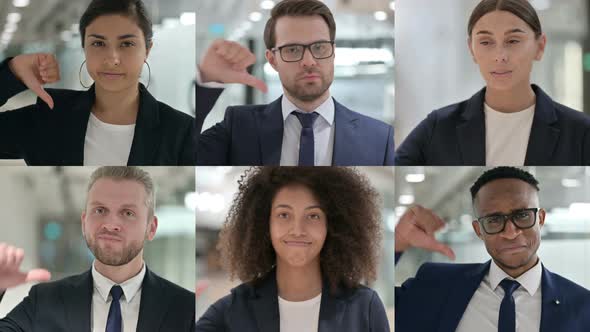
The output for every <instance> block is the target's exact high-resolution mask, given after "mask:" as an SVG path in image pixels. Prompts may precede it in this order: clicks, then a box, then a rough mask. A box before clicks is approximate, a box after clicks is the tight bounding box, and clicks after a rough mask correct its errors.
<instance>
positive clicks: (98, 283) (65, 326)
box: [0, 166, 196, 332]
mask: <svg viewBox="0 0 590 332" xmlns="http://www.w3.org/2000/svg"><path fill="white" fill-rule="evenodd" d="M194 184H195V170H194V167H184V168H180V167H171V168H165V167H146V168H142V169H140V168H133V167H101V168H92V167H36V168H24V167H8V166H7V167H3V168H2V171H1V172H0V210H1V211H2V214H3V216H4V217H3V218H2V221H0V229H1V232H0V331H2V332H12V331H25V332H32V331H52V332H53V331H56V332H57V331H107V332H114V331H117V332H131V331H154V332H155V331H170V332H171V331H186V332H190V331H194V317H195V297H194V289H195V284H194V282H195V273H196V272H195V263H194V262H195V260H194V259H195V258H194V248H195V237H194V207H193V204H191V203H190V202H191V200H190V199H189V198H190V197H191V196H193V194H194V190H195V187H194Z"/></svg>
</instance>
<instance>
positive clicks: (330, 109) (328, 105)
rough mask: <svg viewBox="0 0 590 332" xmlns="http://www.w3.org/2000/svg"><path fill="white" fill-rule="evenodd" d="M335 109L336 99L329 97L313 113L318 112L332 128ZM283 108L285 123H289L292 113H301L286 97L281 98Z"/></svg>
mask: <svg viewBox="0 0 590 332" xmlns="http://www.w3.org/2000/svg"><path fill="white" fill-rule="evenodd" d="M334 107H335V106H334V99H332V97H331V96H329V97H328V98H327V99H326V101H324V102H323V103H322V104H321V105H320V106H318V107H317V108H316V109H315V110H313V111H314V112H317V113H318V114H319V115H320V116H321V117H322V118H323V119H324V120H326V122H327V123H328V124H329V125H330V126H331V125H332V123H334ZM281 108H282V111H283V121H287V117H288V116H289V115H291V112H293V111H298V112H300V110H299V109H298V108H297V106H295V104H293V103H292V102H291V101H290V100H289V98H287V96H285V95H283V98H281Z"/></svg>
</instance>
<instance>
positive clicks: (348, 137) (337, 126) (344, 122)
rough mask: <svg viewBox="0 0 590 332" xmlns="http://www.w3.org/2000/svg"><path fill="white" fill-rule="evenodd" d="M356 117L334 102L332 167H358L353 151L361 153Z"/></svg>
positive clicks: (358, 161)
mask: <svg viewBox="0 0 590 332" xmlns="http://www.w3.org/2000/svg"><path fill="white" fill-rule="evenodd" d="M357 121H358V117H357V116H356V115H355V114H354V113H353V112H351V111H350V110H348V109H347V108H346V107H344V106H343V105H341V104H340V103H338V102H337V101H336V100H334V152H333V154H332V165H334V166H341V165H358V164H360V163H361V162H360V160H358V157H359V156H358V155H357V154H356V153H354V152H355V151H362V150H361V149H362V147H361V146H360V144H362V143H364V142H363V140H362V139H360V138H359V135H358V132H357V130H356V128H357Z"/></svg>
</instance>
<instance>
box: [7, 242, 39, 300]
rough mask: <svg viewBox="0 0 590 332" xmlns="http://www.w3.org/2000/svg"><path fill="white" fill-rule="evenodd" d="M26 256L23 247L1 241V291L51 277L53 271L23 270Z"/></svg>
mask: <svg viewBox="0 0 590 332" xmlns="http://www.w3.org/2000/svg"><path fill="white" fill-rule="evenodd" d="M24 257H25V253H24V251H23V250H22V249H20V248H16V247H13V246H11V245H8V244H6V243H0V293H2V292H4V290H6V289H8V288H12V287H15V286H18V285H20V284H24V283H27V282H31V281H48V280H49V279H51V273H49V271H47V270H43V269H35V270H31V271H28V272H21V271H20V264H21V263H22V261H23V258H24Z"/></svg>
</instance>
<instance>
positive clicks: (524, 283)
mask: <svg viewBox="0 0 590 332" xmlns="http://www.w3.org/2000/svg"><path fill="white" fill-rule="evenodd" d="M395 185H396V196H397V201H398V202H399V203H400V205H399V206H398V207H397V208H396V215H398V216H399V219H398V222H397V224H396V228H395V232H396V233H395V248H396V249H395V251H396V257H395V260H396V265H395V285H396V288H395V297H396V302H395V305H396V307H395V331H396V332H409V331H412V332H422V331H424V332H426V331H440V332H445V331H448V332H451V331H457V332H463V331H481V332H488V331H489V332H492V331H493V332H496V331H502V332H503V331H519V332H525V331H526V332H529V331H530V332H532V331H586V330H588V328H590V320H589V319H588V315H587V310H588V303H590V302H589V301H590V291H589V290H588V289H589V287H590V266H589V264H588V257H589V254H590V240H589V239H590V235H589V234H590V219H589V217H588V216H589V214H588V208H589V207H590V205H589V204H588V202H589V200H590V173H589V172H588V169H587V167H525V168H514V167H497V168H483V167H417V168H416V167H396V174H395Z"/></svg>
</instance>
